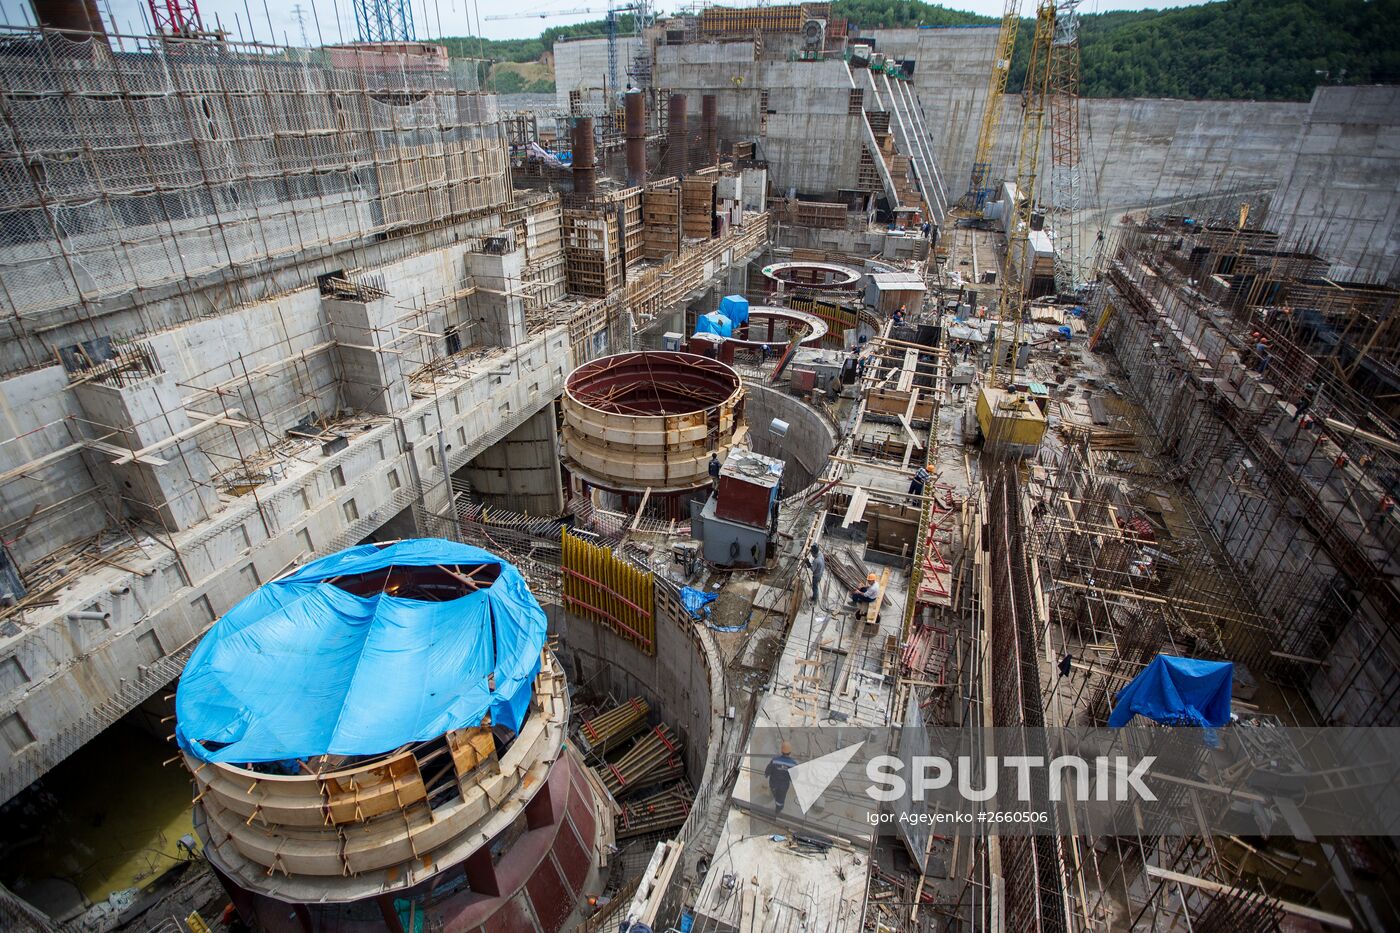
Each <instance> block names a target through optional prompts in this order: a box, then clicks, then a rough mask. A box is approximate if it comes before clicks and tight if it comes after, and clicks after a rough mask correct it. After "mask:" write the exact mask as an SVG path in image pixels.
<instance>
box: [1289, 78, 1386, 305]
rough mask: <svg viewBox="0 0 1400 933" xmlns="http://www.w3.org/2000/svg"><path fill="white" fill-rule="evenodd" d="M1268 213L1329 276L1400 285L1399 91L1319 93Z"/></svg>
mask: <svg viewBox="0 0 1400 933" xmlns="http://www.w3.org/2000/svg"><path fill="white" fill-rule="evenodd" d="M1270 215H1271V216H1272V217H1274V218H1275V221H1276V223H1277V225H1278V229H1279V232H1281V233H1282V234H1283V235H1284V236H1285V237H1290V238H1295V239H1299V240H1304V241H1312V240H1314V239H1316V242H1317V246H1316V247H1315V251H1316V252H1318V253H1320V254H1321V255H1323V256H1326V257H1328V258H1329V259H1332V260H1334V261H1335V262H1336V265H1335V266H1334V267H1333V269H1332V272H1333V275H1335V276H1341V277H1347V278H1361V279H1371V280H1379V281H1389V282H1391V283H1400V87H1324V88H1318V91H1317V93H1316V94H1314V95H1313V99H1312V103H1311V105H1309V107H1308V112H1307V115H1306V117H1305V118H1304V121H1303V127H1302V130H1301V132H1300V133H1299V137H1298V143H1297V145H1296V146H1295V147H1294V149H1293V153H1292V157H1291V158H1290V160H1289V161H1288V163H1287V165H1286V167H1285V171H1284V173H1283V177H1282V181H1281V182H1280V185H1279V190H1278V192H1277V193H1276V194H1275V195H1274V200H1273V204H1272V206H1271V207H1270Z"/></svg>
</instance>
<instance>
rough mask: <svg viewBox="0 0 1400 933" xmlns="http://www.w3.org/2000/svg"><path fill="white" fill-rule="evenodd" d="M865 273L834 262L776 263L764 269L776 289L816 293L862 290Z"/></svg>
mask: <svg viewBox="0 0 1400 933" xmlns="http://www.w3.org/2000/svg"><path fill="white" fill-rule="evenodd" d="M864 276H865V273H863V272H861V270H859V269H857V268H855V267H854V266H843V265H840V264H839V263H834V262H775V263H772V264H770V265H767V266H764V267H763V277H764V278H766V279H767V280H768V281H769V282H771V283H773V285H774V287H776V286H777V285H778V284H782V285H783V286H785V287H788V288H810V289H814V290H816V291H828V292H851V291H856V290H858V289H859V288H860V281H861V279H862V278H864Z"/></svg>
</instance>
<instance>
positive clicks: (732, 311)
mask: <svg viewBox="0 0 1400 933" xmlns="http://www.w3.org/2000/svg"><path fill="white" fill-rule="evenodd" d="M719 313H720V314H722V315H724V316H725V317H727V318H729V321H730V323H731V324H733V325H734V326H735V327H743V326H744V325H745V324H747V323H748V322H749V300H748V299H747V298H745V297H744V296H743V295H725V296H724V298H722V299H721V300H720V303H719Z"/></svg>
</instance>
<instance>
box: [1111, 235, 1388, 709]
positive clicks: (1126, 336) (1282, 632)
mask: <svg viewBox="0 0 1400 933" xmlns="http://www.w3.org/2000/svg"><path fill="white" fill-rule="evenodd" d="M1205 239H1207V240H1208V242H1206V243H1196V242H1193V241H1192V238H1190V237H1183V236H1181V235H1180V231H1178V230H1171V229H1168V230H1165V231H1162V232H1157V231H1154V230H1152V229H1144V230H1141V231H1138V232H1137V234H1136V235H1135V236H1134V237H1132V238H1130V239H1128V240H1127V241H1126V242H1125V243H1124V244H1123V245H1122V246H1121V247H1120V251H1119V253H1118V256H1117V258H1116V259H1115V260H1114V261H1113V263H1112V264H1111V267H1110V270H1109V281H1110V282H1111V283H1112V285H1113V287H1114V290H1115V292H1116V294H1117V296H1118V297H1119V298H1120V299H1121V301H1122V307H1123V310H1122V311H1120V312H1119V313H1118V314H1117V315H1116V316H1115V317H1114V319H1113V321H1111V322H1110V324H1109V327H1108V343H1109V345H1110V347H1111V348H1112V352H1113V353H1114V355H1115V356H1116V357H1117V359H1118V362H1119V363H1120V365H1121V366H1122V367H1123V369H1124V370H1125V371H1126V373H1127V376H1128V383H1129V386H1130V388H1131V391H1132V393H1133V395H1134V396H1135V397H1136V398H1138V399H1143V400H1145V399H1148V398H1151V399H1155V400H1156V401H1155V402H1154V404H1153V405H1151V406H1146V405H1144V410H1145V411H1146V413H1147V415H1148V417H1149V419H1150V425H1149V429H1150V431H1151V433H1153V434H1156V435H1157V436H1158V437H1159V438H1160V442H1161V445H1162V449H1163V450H1164V452H1165V453H1167V454H1168V456H1170V457H1171V458H1173V462H1174V463H1175V465H1176V469H1175V472H1176V474H1177V475H1178V476H1179V479H1180V481H1181V482H1182V483H1184V484H1185V485H1186V486H1187V487H1188V488H1189V489H1190V490H1191V492H1192V494H1193V498H1194V500H1195V501H1197V502H1198V503H1199V506H1200V508H1201V510H1202V513H1203V516H1204V519H1205V523H1206V526H1207V527H1209V528H1211V529H1212V532H1213V534H1214V536H1215V537H1216V539H1217V540H1218V543H1219V548H1220V551H1221V552H1223V554H1224V555H1225V556H1226V557H1227V559H1228V560H1229V561H1230V562H1232V563H1234V564H1235V565H1236V566H1238V567H1239V568H1240V570H1241V574H1240V576H1241V577H1242V579H1243V582H1244V584H1245V585H1244V592H1247V593H1249V594H1250V595H1251V602H1252V604H1253V605H1254V606H1255V607H1256V608H1257V612H1258V613H1259V614H1260V615H1261V616H1263V617H1264V619H1263V622H1264V623H1267V624H1263V625H1261V626H1260V632H1259V634H1258V635H1257V636H1256V638H1255V639H1254V640H1256V641H1258V642H1260V643H1261V644H1260V645H1259V647H1258V649H1257V650H1253V651H1242V659H1247V663H1249V664H1250V666H1251V668H1252V669H1253V670H1254V672H1255V673H1256V674H1257V675H1259V676H1266V677H1270V678H1274V679H1278V680H1281V681H1283V682H1286V683H1290V684H1295V685H1303V686H1306V688H1307V689H1308V690H1309V691H1310V693H1311V695H1312V698H1313V700H1314V702H1315V703H1316V705H1317V707H1318V711H1319V714H1320V716H1321V719H1322V720H1323V721H1337V722H1347V723H1349V724H1355V725H1389V724H1393V723H1394V721H1395V719H1394V717H1395V716H1396V715H1397V713H1396V700H1397V697H1400V639H1397V633H1396V632H1395V624H1396V620H1397V619H1400V595H1398V594H1397V588H1396V566H1395V561H1394V555H1395V553H1396V546H1395V545H1396V528H1395V520H1394V516H1393V515H1392V514H1391V511H1390V510H1389V509H1388V508H1387V503H1388V502H1393V497H1394V496H1395V494H1396V493H1397V491H1400V490H1397V488H1396V483H1397V477H1400V458H1397V454H1400V443H1397V439H1400V423H1397V422H1396V420H1395V419H1394V418H1393V417H1391V415H1390V414H1389V412H1388V411H1387V408H1388V407H1389V406H1388V403H1387V401H1386V400H1385V399H1384V398H1377V396H1381V395H1383V394H1384V393H1382V392H1379V391H1378V389H1379V388H1380V386H1381V385H1384V384H1390V383H1392V382H1393V381H1394V378H1395V377H1394V375H1393V374H1392V370H1393V363H1392V361H1393V360H1394V358H1395V357H1394V354H1395V352H1396V348H1395V338H1394V336H1387V334H1388V331H1387V329H1386V325H1387V324H1388V316H1386V315H1377V314H1376V313H1375V308H1376V305H1377V301H1376V299H1377V298H1378V297H1379V298H1390V297H1391V296H1389V295H1387V294H1386V293H1387V290H1385V289H1380V288H1375V287H1371V288H1354V289H1350V290H1347V289H1344V288H1341V287H1338V288H1335V289H1324V290H1323V294H1325V295H1326V296H1327V297H1328V298H1331V299H1333V301H1332V302H1330V303H1328V304H1326V305H1324V307H1323V309H1321V310H1319V309H1317V308H1316V307H1311V308H1310V307H1308V306H1307V305H1303V304H1298V305H1287V306H1283V305H1265V306H1259V305H1252V304H1249V303H1248V301H1247V300H1243V299H1240V298H1239V297H1238V296H1240V295H1242V294H1249V293H1251V292H1254V293H1256V294H1261V295H1263V296H1266V297H1272V296H1280V297H1283V298H1284V300H1287V298H1286V296H1288V295H1290V294H1291V295H1293V296H1295V297H1297V298H1299V299H1301V300H1307V296H1309V295H1310V294H1315V292H1313V291H1312V286H1310V285H1308V280H1306V279H1304V280H1301V281H1302V283H1303V285H1302V287H1299V283H1300V280H1299V279H1297V278H1294V277H1293V276H1294V274H1295V273H1296V272H1298V271H1302V272H1304V273H1308V272H1310V271H1312V267H1313V263H1312V261H1311V259H1309V258H1308V257H1303V258H1302V259H1300V252H1301V251H1299V250H1289V249H1282V250H1276V252H1277V253H1278V255H1277V257H1276V262H1275V263H1272V264H1270V263H1268V262H1266V261H1265V259H1266V257H1264V256H1263V255H1262V254H1261V253H1260V252H1258V250H1259V246H1258V245H1257V238H1255V237H1252V236H1250V235H1249V233H1248V232H1247V231H1242V232H1241V233H1240V235H1239V236H1238V237H1236V238H1230V237H1228V236H1221V235H1220V233H1219V232H1215V233H1212V234H1210V236H1209V237H1208V238H1205ZM1207 254H1215V257H1216V258H1218V259H1219V260H1224V261H1217V262H1215V263H1214V265H1215V267H1216V268H1221V267H1224V268H1226V269H1240V270H1242V272H1241V278H1247V279H1248V280H1250V281H1256V280H1258V279H1260V278H1261V277H1262V278H1266V279H1271V280H1272V281H1275V282H1277V283H1278V287H1277V288H1272V287H1270V288H1265V289H1263V290H1262V292H1256V290H1255V289H1253V287H1252V286H1243V285H1242V284H1241V281H1240V280H1239V279H1234V278H1232V273H1231V272H1224V273H1221V272H1217V273H1215V274H1213V275H1208V276H1207V277H1204V278H1198V277H1199V276H1200V270H1201V263H1202V262H1203V261H1211V257H1210V256H1208V255H1207ZM1203 256H1205V257H1206V258H1205V259H1203ZM1242 260H1243V261H1242ZM1305 260H1306V261H1305ZM1261 271H1264V272H1266V274H1265V275H1263V276H1261V274H1260V273H1261ZM1348 291H1350V292H1351V293H1352V294H1355V295H1359V296H1362V297H1363V298H1364V299H1365V300H1361V301H1358V302H1357V303H1356V304H1355V305H1353V306H1351V307H1352V310H1350V311H1349V310H1348V309H1347V308H1348V306H1347V303H1346V302H1345V301H1344V300H1342V299H1343V298H1344V297H1345V295H1346V293H1347V292H1348ZM1232 298H1233V299H1234V300H1233V302H1231V299H1232ZM1231 303H1233V305H1234V307H1233V308H1231V307H1230V304H1231ZM1306 320H1311V321H1313V322H1314V325H1316V326H1307V325H1305V324H1303V323H1300V322H1303V321H1306ZM1328 320H1330V321H1332V323H1331V324H1329V325H1327V327H1326V328H1325V329H1324V328H1323V327H1321V326H1320V322H1325V321H1328ZM1319 335H1326V336H1325V337H1323V336H1319ZM1373 399H1375V401H1373ZM1229 647H1231V648H1232V649H1233V650H1234V651H1240V650H1241V649H1243V647H1244V646H1242V645H1238V644H1236V645H1229ZM1232 653H1233V651H1232Z"/></svg>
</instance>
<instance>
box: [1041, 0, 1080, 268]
mask: <svg viewBox="0 0 1400 933" xmlns="http://www.w3.org/2000/svg"><path fill="white" fill-rule="evenodd" d="M1078 7H1079V0H1059V3H1058V9H1057V10H1056V13H1055V38H1054V40H1053V41H1052V42H1051V44H1050V80H1049V84H1048V86H1047V94H1048V97H1049V104H1050V190H1049V197H1048V198H1047V199H1046V203H1047V205H1048V207H1049V209H1050V217H1049V218H1048V224H1047V225H1048V226H1051V227H1053V229H1054V231H1055V290H1056V291H1057V292H1059V293H1060V294H1069V293H1070V292H1073V291H1074V290H1075V289H1076V288H1078V287H1079V285H1080V284H1081V283H1082V282H1083V281H1084V279H1085V275H1084V266H1085V260H1086V257H1085V256H1084V254H1083V249H1082V246H1081V244H1080V236H1079V228H1078V226H1077V224H1076V221H1077V220H1078V214H1079V209H1080V207H1082V204H1081V203H1080V201H1081V191H1080V188H1081V178H1080V167H1079V12H1078Z"/></svg>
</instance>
